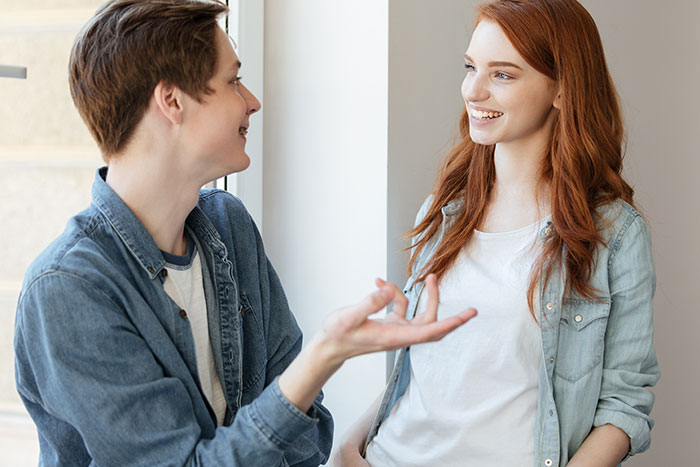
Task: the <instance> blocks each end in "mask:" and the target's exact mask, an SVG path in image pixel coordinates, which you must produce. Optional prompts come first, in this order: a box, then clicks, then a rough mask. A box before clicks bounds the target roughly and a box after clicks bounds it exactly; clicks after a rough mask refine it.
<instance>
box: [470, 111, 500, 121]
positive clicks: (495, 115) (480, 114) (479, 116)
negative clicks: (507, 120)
mask: <svg viewBox="0 0 700 467" xmlns="http://www.w3.org/2000/svg"><path fill="white" fill-rule="evenodd" d="M502 115H503V112H482V111H481V110H472V117H474V118H476V119H477V120H486V119H489V118H498V117H500V116H502Z"/></svg>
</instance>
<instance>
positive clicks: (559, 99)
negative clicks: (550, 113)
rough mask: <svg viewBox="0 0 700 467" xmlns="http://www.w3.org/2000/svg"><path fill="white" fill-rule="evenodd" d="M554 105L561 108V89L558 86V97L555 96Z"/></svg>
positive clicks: (558, 108)
mask: <svg viewBox="0 0 700 467" xmlns="http://www.w3.org/2000/svg"><path fill="white" fill-rule="evenodd" d="M552 106H553V107H554V108H555V109H557V110H561V90H560V89H559V87H558V86H557V97H555V98H554V102H553V103H552Z"/></svg>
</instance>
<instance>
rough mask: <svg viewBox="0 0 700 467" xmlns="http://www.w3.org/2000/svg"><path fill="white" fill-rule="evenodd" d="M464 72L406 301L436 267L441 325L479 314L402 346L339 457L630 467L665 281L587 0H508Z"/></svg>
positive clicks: (496, 6) (417, 232) (645, 441)
mask: <svg viewBox="0 0 700 467" xmlns="http://www.w3.org/2000/svg"><path fill="white" fill-rule="evenodd" d="M465 61H466V69H467V72H466V77H465V79H464V83H463V85H462V95H463V97H464V101H465V111H464V114H463V116H462V119H461V136H462V138H461V142H460V143H459V144H458V145H457V146H456V147H455V148H454V149H453V150H452V151H451V153H450V154H449V155H448V156H447V158H446V160H445V161H444V163H443V165H442V169H441V171H440V174H439V177H438V180H437V183H436V186H435V188H434V190H433V193H432V194H431V195H430V196H429V197H428V199H427V200H426V201H425V203H424V205H423V207H422V208H421V209H420V212H419V214H418V218H417V223H416V226H415V228H414V229H413V230H412V231H411V232H410V234H411V235H412V236H413V245H412V251H411V262H410V278H409V281H408V284H407V286H406V289H405V290H404V293H405V294H406V297H407V298H406V299H407V302H408V308H407V309H408V316H409V317H411V316H414V315H416V314H418V315H419V314H420V313H421V312H422V310H423V309H424V308H425V306H426V301H427V297H426V296H425V295H426V294H425V293H422V292H423V290H424V287H423V284H424V283H425V281H426V278H427V277H428V274H435V275H436V276H437V278H438V279H439V292H440V305H439V311H438V313H439V315H440V317H446V316H450V315H452V314H456V313H458V312H460V311H462V310H463V309H465V308H468V307H474V308H476V309H477V310H478V311H479V316H478V317H477V318H476V319H474V320H473V321H472V322H471V323H470V324H469V325H468V326H463V327H461V328H460V329H458V330H457V331H455V332H454V333H452V334H450V335H448V336H446V337H445V338H444V339H443V340H441V341H440V342H436V343H430V344H421V345H417V346H414V347H412V348H407V349H404V350H402V351H401V352H400V353H399V354H398V357H397V359H396V364H395V367H394V371H393V374H392V375H391V377H390V380H389V384H388V387H387V389H386V391H385V393H384V394H383V396H382V397H380V398H379V399H378V400H377V401H376V403H375V404H374V405H373V406H372V407H371V408H370V409H369V410H368V411H367V412H366V413H365V415H364V416H363V417H362V418H361V419H360V420H359V421H358V422H357V423H356V425H355V426H354V427H353V428H352V429H351V430H350V432H349V434H348V435H347V438H346V440H345V442H344V444H343V445H342V446H341V447H340V449H339V450H338V452H337V453H336V456H335V458H334V459H335V461H336V463H337V464H338V465H367V464H368V463H369V464H370V465H380V466H401V467H409V466H433V465H439V466H484V465H491V466H516V465H517V466H526V465H534V466H544V467H551V466H563V465H569V466H584V465H586V466H598V467H600V466H615V465H618V464H619V463H620V462H621V461H622V460H623V459H624V458H626V457H627V456H629V455H633V454H636V453H638V452H641V451H644V450H645V449H646V448H647V447H648V446H649V442H650V434H649V433H650V429H651V427H652V425H653V420H652V419H651V418H650V417H649V413H650V411H651V407H652V404H653V399H654V397H653V394H652V393H651V392H650V391H649V389H648V388H649V387H650V386H653V385H654V384H655V383H656V382H657V380H658V378H659V370H658V364H657V360H656V355H655V351H654V347H653V342H652V334H653V323H652V296H653V292H654V284H655V276H654V268H653V263H652V256H651V244H650V237H649V229H648V227H647V225H646V224H645V222H644V220H643V218H642V217H641V216H640V214H639V213H638V212H637V211H636V210H635V209H634V207H633V206H634V204H633V200H632V197H633V190H632V188H631V187H630V186H629V185H628V184H627V183H626V182H625V180H624V179H623V178H622V176H621V170H622V156H623V127H622V119H621V115H620V107H619V104H618V98H617V95H616V92H615V88H614V85H613V83H612V80H611V78H610V75H609V72H608V68H607V65H606V62H605V57H604V53H603V47H602V44H601V41H600V36H599V34H598V31H597V28H596V26H595V23H594V21H593V19H592V18H591V16H590V15H589V14H588V12H587V11H586V10H585V9H584V8H583V7H582V6H581V5H580V4H579V3H578V2H576V1H575V0H497V1H494V2H491V3H487V4H485V5H482V6H481V7H480V8H479V16H478V19H477V24H476V28H475V29H474V33H473V36H472V38H471V42H470V43H469V47H468V49H467V52H466V54H465ZM431 280H432V278H431ZM363 453H365V458H364V459H363V458H362V457H361V454H363Z"/></svg>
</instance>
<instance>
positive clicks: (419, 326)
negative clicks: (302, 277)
mask: <svg viewBox="0 0 700 467" xmlns="http://www.w3.org/2000/svg"><path fill="white" fill-rule="evenodd" d="M426 286H427V291H428V303H427V307H426V311H425V313H421V314H420V315H418V316H416V317H415V318H413V319H411V320H407V319H406V317H405V316H406V307H407V306H408V300H407V299H406V297H405V296H404V294H403V293H401V291H400V290H399V289H398V288H397V287H396V286H395V285H394V284H391V283H389V282H385V281H383V280H381V279H377V287H378V290H376V291H375V292H373V293H372V294H370V295H368V296H367V297H366V298H365V299H364V300H362V301H361V302H360V303H358V304H357V305H352V306H349V307H345V308H342V309H340V310H338V311H336V312H334V313H333V314H331V315H330V316H329V317H328V318H327V319H326V320H325V321H324V323H323V329H322V330H321V331H319V332H318V333H317V334H316V335H315V336H314V337H313V338H312V339H311V341H310V342H309V344H308V345H307V346H306V347H305V348H304V349H303V350H302V351H301V353H300V354H299V355H298V356H297V358H295V359H294V360H293V361H292V363H291V364H290V365H289V367H287V369H286V370H285V371H284V372H283V373H282V374H281V375H280V378H279V387H280V390H281V391H282V393H283V394H284V395H285V396H286V397H287V399H289V401H290V402H292V404H294V405H295V406H297V407H298V408H299V409H301V410H302V411H306V410H308V408H309V407H310V406H311V404H312V403H313V401H314V399H315V397H316V395H317V394H318V393H319V391H320V390H321V387H322V386H323V384H325V382H326V381H328V378H330V377H331V375H332V374H333V373H335V372H336V371H337V370H338V368H340V366H341V365H342V364H343V362H344V361H345V360H347V359H348V358H351V357H354V356H356V355H362V354H366V353H371V352H379V351H382V350H394V349H399V348H401V347H406V346H408V345H413V344H418V343H421V342H430V341H436V340H439V339H441V338H442V337H443V336H445V335H446V334H448V333H449V332H450V331H452V330H454V329H455V328H457V327H459V326H461V325H462V324H464V323H466V322H467V321H469V320H470V319H471V318H473V317H474V316H475V315H476V310H475V309H473V308H470V309H468V310H465V311H463V312H461V313H459V314H458V315H455V316H451V317H449V318H446V319H444V320H442V321H437V309H438V302H439V297H438V288H437V280H436V279H435V276H434V275H432V274H431V275H429V276H428V277H427V278H426ZM392 300H393V302H394V307H393V310H392V312H391V313H389V314H388V315H387V317H386V318H384V319H369V316H370V315H373V314H374V313H376V312H378V311H380V310H382V309H383V308H384V307H385V306H387V305H388V304H389V303H390V302H391V301H392Z"/></svg>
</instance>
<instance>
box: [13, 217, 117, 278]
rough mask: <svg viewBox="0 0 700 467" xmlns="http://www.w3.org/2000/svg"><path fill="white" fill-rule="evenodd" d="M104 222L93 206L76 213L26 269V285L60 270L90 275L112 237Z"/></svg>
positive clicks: (102, 257) (102, 259) (101, 260)
mask: <svg viewBox="0 0 700 467" xmlns="http://www.w3.org/2000/svg"><path fill="white" fill-rule="evenodd" d="M105 222H106V221H105V219H104V218H103V216H102V215H101V214H100V213H99V211H97V210H96V209H93V208H92V207H91V208H88V209H86V210H85V211H83V212H81V213H79V214H77V215H75V216H73V217H72V218H71V219H70V220H69V221H68V223H67V224H66V227H65V229H64V231H63V232H62V233H61V234H60V235H59V236H58V237H57V238H56V239H55V240H53V241H52V242H51V243H50V244H49V245H48V246H47V247H46V248H45V249H44V250H43V251H42V252H41V253H40V254H39V255H38V256H37V257H36V259H35V260H34V261H33V262H32V263H31V264H30V266H29V267H28V268H27V271H26V273H25V276H24V286H23V288H24V289H26V288H28V287H29V286H30V285H31V283H32V282H34V281H35V280H36V279H37V278H39V277H42V276H45V275H51V273H54V272H58V271H60V272H66V273H68V274H75V275H77V276H82V275H87V276H89V275H90V272H91V271H92V270H93V269H94V267H95V266H96V265H97V264H98V263H101V262H103V261H104V260H105V258H104V257H105V250H106V248H105V245H104V243H105V241H107V240H108V237H110V235H109V234H107V232H106V231H107V229H106V228H105V227H106V226H105Z"/></svg>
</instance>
